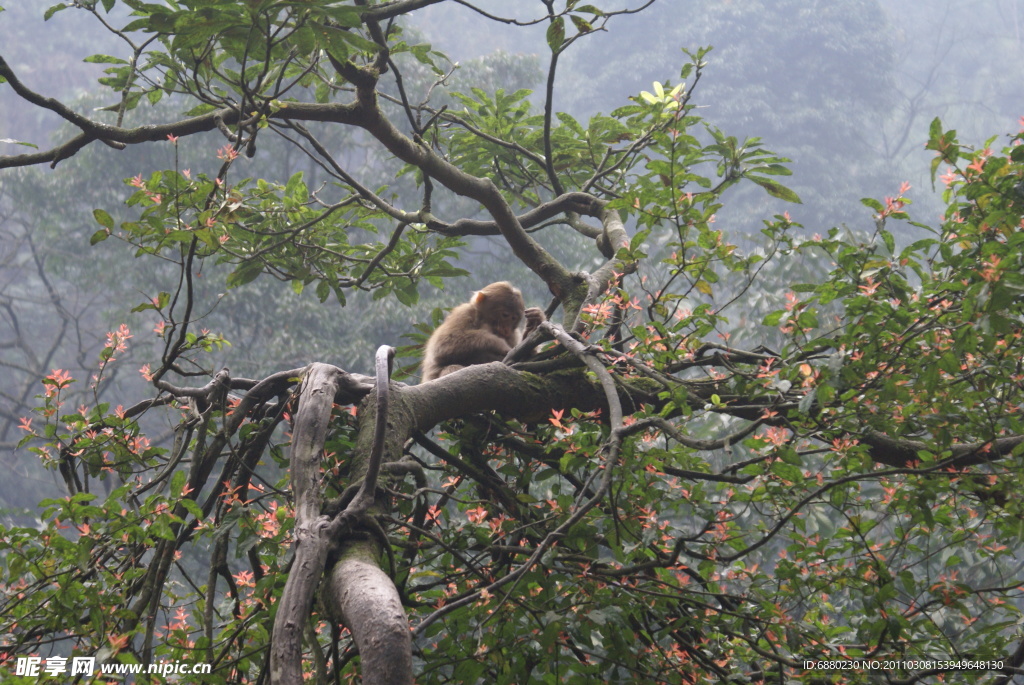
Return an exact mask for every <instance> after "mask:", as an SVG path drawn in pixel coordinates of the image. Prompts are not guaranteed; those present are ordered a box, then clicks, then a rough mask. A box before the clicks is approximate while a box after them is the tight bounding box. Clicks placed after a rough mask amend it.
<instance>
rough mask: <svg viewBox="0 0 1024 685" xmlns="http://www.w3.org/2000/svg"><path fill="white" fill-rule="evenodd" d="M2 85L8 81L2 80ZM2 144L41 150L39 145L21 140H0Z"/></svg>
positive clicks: (0, 80)
mask: <svg viewBox="0 0 1024 685" xmlns="http://www.w3.org/2000/svg"><path fill="white" fill-rule="evenodd" d="M0 83H6V81H5V80H4V79H0ZM0 143H11V144H13V145H24V146H25V147H30V148H33V149H35V150H38V149H39V146H38V145H33V144H32V143H25V142H22V141H20V140H14V139H13V138H0Z"/></svg>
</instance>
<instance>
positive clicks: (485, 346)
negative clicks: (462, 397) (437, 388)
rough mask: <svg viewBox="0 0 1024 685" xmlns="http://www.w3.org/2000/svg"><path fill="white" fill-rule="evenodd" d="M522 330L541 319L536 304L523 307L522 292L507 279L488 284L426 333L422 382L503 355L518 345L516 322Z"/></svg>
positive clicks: (502, 357) (532, 325)
mask: <svg viewBox="0 0 1024 685" xmlns="http://www.w3.org/2000/svg"><path fill="white" fill-rule="evenodd" d="M524 316H525V317H526V333H527V334H529V333H530V332H531V331H533V329H534V328H536V327H537V326H539V325H540V324H541V322H542V321H544V320H545V317H544V312H542V311H541V310H540V309H537V308H536V307H531V308H530V309H526V308H525V306H524V305H523V295H522V293H520V292H519V291H518V290H516V289H515V288H513V287H512V284H511V283H508V282H507V281H500V282H498V283H491V284H490V285H489V286H487V287H485V288H484V289H482V290H478V291H477V292H475V293H473V297H471V298H470V300H469V302H466V303H465V304H460V305H459V306H458V307H456V308H455V309H453V310H452V311H451V312H450V313H449V314H448V317H447V318H446V319H445V320H444V323H442V324H441V325H440V326H438V327H437V329H436V330H435V331H434V333H433V335H431V336H430V340H428V341H427V347H426V350H425V351H424V354H423V381H424V382H426V381H432V380H434V379H435V378H440V377H441V376H445V375H447V374H449V373H452V372H453V371H458V370H459V369H461V368H463V367H466V366H470V365H471V364H486V363H488V362H497V361H501V360H502V359H504V358H505V355H507V354H508V353H509V351H510V350H511V349H512V348H513V347H515V346H516V345H518V344H519V342H520V341H521V340H522V339H523V334H522V333H520V332H519V324H520V322H521V321H522V320H523V317H524Z"/></svg>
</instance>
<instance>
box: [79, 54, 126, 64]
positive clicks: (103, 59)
mask: <svg viewBox="0 0 1024 685" xmlns="http://www.w3.org/2000/svg"><path fill="white" fill-rule="evenodd" d="M82 61H83V62H88V63H89V64H128V61H127V60H123V59H121V58H120V57H112V56H110V55H89V56H88V57H86V58H85V59H83V60H82Z"/></svg>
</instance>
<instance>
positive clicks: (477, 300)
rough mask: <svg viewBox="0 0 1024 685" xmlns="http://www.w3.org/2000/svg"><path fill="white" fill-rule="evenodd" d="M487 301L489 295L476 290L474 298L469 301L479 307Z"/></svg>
mask: <svg viewBox="0 0 1024 685" xmlns="http://www.w3.org/2000/svg"><path fill="white" fill-rule="evenodd" d="M486 299H487V295H485V294H484V291H483V290H474V291H473V297H471V298H469V301H470V302H472V303H473V304H475V305H476V306H478V307H479V306H480V303H482V302H483V301H484V300H486Z"/></svg>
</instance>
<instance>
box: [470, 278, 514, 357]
mask: <svg viewBox="0 0 1024 685" xmlns="http://www.w3.org/2000/svg"><path fill="white" fill-rule="evenodd" d="M470 302H471V303H472V304H473V308H474V309H475V310H476V315H477V321H478V322H479V323H480V324H483V325H486V326H487V327H489V328H490V329H491V330H492V331H494V333H495V335H499V336H501V337H502V338H505V340H509V341H511V340H513V339H514V338H516V329H517V328H518V327H519V323H520V322H521V321H522V320H523V315H524V313H525V312H526V305H525V304H524V303H523V295H522V293H520V292H519V291H518V290H517V289H516V288H513V287H512V284H511V283H509V282H508V281H499V282H498V283H491V284H490V285H488V286H486V287H485V288H483V289H482V290H478V291H476V292H475V293H473V297H472V299H471V300H470ZM510 344H512V343H510Z"/></svg>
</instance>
